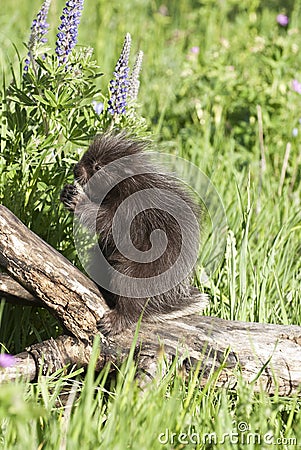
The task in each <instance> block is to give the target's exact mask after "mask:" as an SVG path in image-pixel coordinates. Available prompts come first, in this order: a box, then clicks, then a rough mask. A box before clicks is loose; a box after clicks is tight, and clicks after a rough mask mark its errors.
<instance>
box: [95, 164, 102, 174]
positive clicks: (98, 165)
mask: <svg viewBox="0 0 301 450" xmlns="http://www.w3.org/2000/svg"><path fill="white" fill-rule="evenodd" d="M100 169H101V164H99V163H95V164H94V166H93V171H94V173H96V172H98V170H100Z"/></svg>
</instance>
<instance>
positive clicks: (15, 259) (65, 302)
mask: <svg viewBox="0 0 301 450" xmlns="http://www.w3.org/2000/svg"><path fill="white" fill-rule="evenodd" d="M0 265H1V266H2V267H4V268H5V270H6V271H7V272H8V273H9V274H10V275H11V276H12V277H13V278H14V279H15V280H16V281H17V282H18V283H19V284H21V285H22V286H23V287H24V288H25V289H26V290H27V291H28V292H30V293H31V294H32V295H33V296H34V297H36V298H38V299H39V300H40V301H41V303H42V304H43V305H44V306H45V307H47V308H49V309H51V311H52V312H53V314H55V316H56V317H57V318H58V319H59V320H60V321H61V322H62V324H63V325H64V327H65V328H66V329H67V330H68V331H70V332H71V333H72V334H73V335H74V336H75V337H77V338H79V339H82V340H84V341H89V340H90V338H92V337H93V336H94V335H95V334H97V333H98V330H97V323H98V322H100V320H101V318H102V317H103V315H104V313H105V311H106V310H107V309H108V307H107V305H106V303H105V301H104V300H103V298H102V297H101V295H100V293H99V291H98V289H97V286H96V285H95V284H94V283H93V282H92V281H91V280H89V279H88V278H87V277H86V276H85V275H84V274H83V273H81V272H80V271H79V270H78V269H77V268H76V267H74V266H73V265H72V264H71V263H70V262H69V261H68V260H67V259H66V258H64V257H63V256H62V255H61V254H60V253H58V252H57V251H56V250H54V249H53V248H52V247H50V245H48V244H47V243H46V242H44V241H43V240H42V239H40V238H39V237H38V236H37V235H36V234H35V233H33V232H32V231H30V230H28V228H27V227H26V226H25V225H24V224H23V223H22V222H21V221H20V220H19V219H17V217H15V216H14V215H13V214H12V213H11V211H9V210H8V209H7V208H5V207H4V206H1V205H0Z"/></svg>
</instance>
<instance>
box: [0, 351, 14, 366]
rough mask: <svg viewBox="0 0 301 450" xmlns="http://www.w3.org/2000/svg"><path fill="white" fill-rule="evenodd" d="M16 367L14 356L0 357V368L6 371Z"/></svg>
mask: <svg viewBox="0 0 301 450" xmlns="http://www.w3.org/2000/svg"><path fill="white" fill-rule="evenodd" d="M14 365H15V358H14V357H13V355H8V354H6V353H3V354H2V355H0V367H3V369H6V368H7V367H12V366H14Z"/></svg>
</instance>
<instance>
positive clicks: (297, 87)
mask: <svg viewBox="0 0 301 450" xmlns="http://www.w3.org/2000/svg"><path fill="white" fill-rule="evenodd" d="M292 89H293V91H295V92H297V93H298V94H301V83H300V82H299V81H298V80H296V79H295V80H293V81H292Z"/></svg>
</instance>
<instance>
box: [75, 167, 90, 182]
mask: <svg viewBox="0 0 301 450" xmlns="http://www.w3.org/2000/svg"><path fill="white" fill-rule="evenodd" d="M73 174H74V178H75V180H78V181H79V180H85V179H86V178H87V173H86V170H85V168H84V167H83V166H82V165H80V164H75V166H74V169H73Z"/></svg>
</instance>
